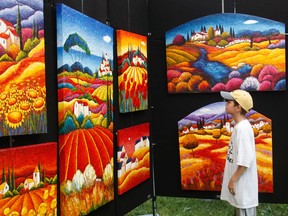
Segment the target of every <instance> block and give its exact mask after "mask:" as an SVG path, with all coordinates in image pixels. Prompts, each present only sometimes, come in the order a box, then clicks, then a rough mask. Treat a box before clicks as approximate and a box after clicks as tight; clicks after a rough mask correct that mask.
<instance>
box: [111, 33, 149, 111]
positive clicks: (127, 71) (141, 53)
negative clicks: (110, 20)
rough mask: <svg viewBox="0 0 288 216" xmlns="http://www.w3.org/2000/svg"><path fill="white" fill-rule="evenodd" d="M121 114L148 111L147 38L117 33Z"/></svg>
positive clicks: (133, 34)
mask: <svg viewBox="0 0 288 216" xmlns="http://www.w3.org/2000/svg"><path fill="white" fill-rule="evenodd" d="M116 37H117V65H118V89H119V110H120V113H127V112H134V111H139V110H146V109H148V72H147V63H148V62H147V37H146V36H142V35H139V34H135V33H131V32H127V31H124V30H117V31H116Z"/></svg>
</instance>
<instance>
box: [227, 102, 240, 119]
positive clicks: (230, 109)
mask: <svg viewBox="0 0 288 216" xmlns="http://www.w3.org/2000/svg"><path fill="white" fill-rule="evenodd" d="M239 109H240V106H239V105H236V104H235V103H234V101H232V100H226V106H225V112H226V113H228V114H230V115H232V116H233V115H234V114H235V113H237V112H239Z"/></svg>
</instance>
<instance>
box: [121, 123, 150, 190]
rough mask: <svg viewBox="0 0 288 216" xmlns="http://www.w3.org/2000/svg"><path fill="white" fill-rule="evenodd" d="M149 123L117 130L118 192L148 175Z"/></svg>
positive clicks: (127, 188)
mask: <svg viewBox="0 0 288 216" xmlns="http://www.w3.org/2000/svg"><path fill="white" fill-rule="evenodd" d="M149 131H150V129H149V123H144V124H140V125H135V126H132V127H129V128H124V129H121V130H118V133H117V135H118V150H117V164H118V170H117V173H118V194H119V195H121V194H123V193H125V192H126V191H128V190H130V189H132V188H133V187H135V186H137V185H139V184H140V183H141V182H143V181H145V180H147V179H149V177H150V132H149Z"/></svg>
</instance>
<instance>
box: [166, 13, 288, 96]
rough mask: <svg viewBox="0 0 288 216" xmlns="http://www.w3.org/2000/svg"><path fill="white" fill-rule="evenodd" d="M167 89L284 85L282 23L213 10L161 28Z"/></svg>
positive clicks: (279, 87) (274, 87)
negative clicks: (196, 17)
mask: <svg viewBox="0 0 288 216" xmlns="http://www.w3.org/2000/svg"><path fill="white" fill-rule="evenodd" d="M165 40H166V65H167V88H168V92H169V93H171V94H177V93H201V92H219V91H223V90H224V91H233V90H235V89H244V90H246V91H284V90H286V59H285V55H286V50H285V47H286V45H285V44H286V40H285V24H284V23H280V22H277V21H274V20H269V19H266V18H262V17H257V16H252V15H246V14H235V13H234V14H230V13H222V14H214V15H209V16H205V17H201V18H198V19H196V20H192V21H190V22H187V23H185V24H182V25H180V26H177V27H175V28H173V29H171V30H169V31H167V32H166V34H165Z"/></svg>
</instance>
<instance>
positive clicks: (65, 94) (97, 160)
mask: <svg viewBox="0 0 288 216" xmlns="http://www.w3.org/2000/svg"><path fill="white" fill-rule="evenodd" d="M83 23H85V26H83ZM113 37H114V30H113V29H112V28H111V27H109V26H107V25H104V24H102V23H100V22H98V21H96V20H94V19H92V18H90V17H88V16H86V15H84V14H82V13H80V12H78V11H76V10H74V9H72V8H70V7H68V6H66V5H64V4H57V57H58V59H57V61H58V62H57V63H58V68H57V70H58V71H57V72H58V73H57V80H58V124H59V160H60V171H59V173H60V176H59V179H60V201H61V202H60V203H61V204H60V205H61V208H60V209H61V214H63V215H71V216H72V215H73V216H74V215H86V214H88V213H89V212H92V211H93V210H95V209H97V208H99V207H100V206H102V205H104V204H106V203H107V202H109V201H111V200H112V199H114V186H113V185H114V181H113V179H114V178H113V167H114V164H113V74H112V73H113V43H114V42H113V39H114V38H113Z"/></svg>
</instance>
